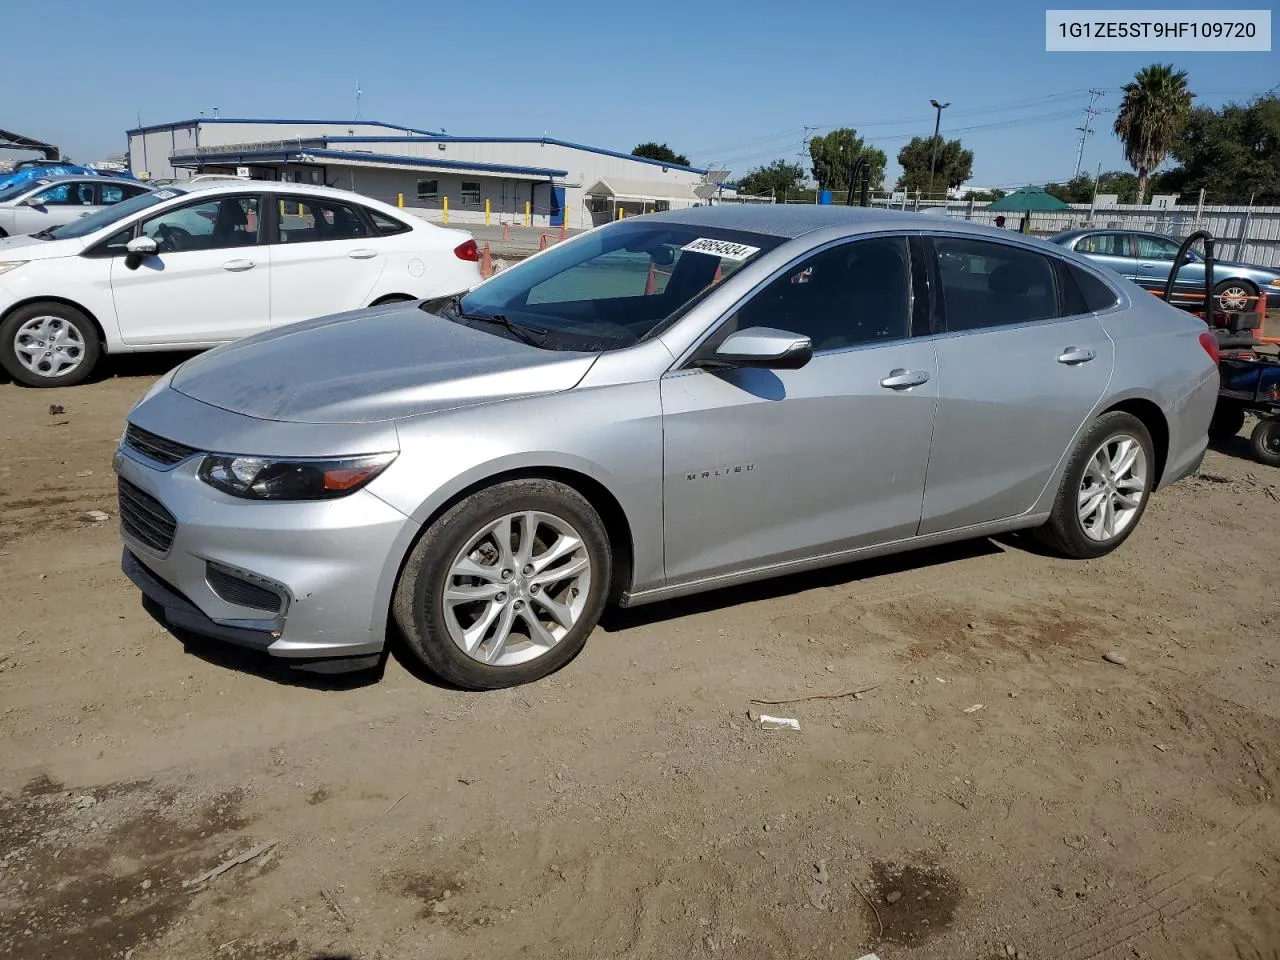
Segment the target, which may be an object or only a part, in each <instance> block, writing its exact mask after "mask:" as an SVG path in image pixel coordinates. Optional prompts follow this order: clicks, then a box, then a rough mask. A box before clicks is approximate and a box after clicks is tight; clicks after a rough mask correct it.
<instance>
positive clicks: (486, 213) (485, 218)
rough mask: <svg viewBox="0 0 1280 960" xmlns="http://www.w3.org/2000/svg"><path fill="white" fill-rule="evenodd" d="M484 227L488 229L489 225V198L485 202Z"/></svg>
mask: <svg viewBox="0 0 1280 960" xmlns="http://www.w3.org/2000/svg"><path fill="white" fill-rule="evenodd" d="M484 225H485V226H486V227H487V226H488V225H489V200H488V198H487V197H486V198H485V201H484Z"/></svg>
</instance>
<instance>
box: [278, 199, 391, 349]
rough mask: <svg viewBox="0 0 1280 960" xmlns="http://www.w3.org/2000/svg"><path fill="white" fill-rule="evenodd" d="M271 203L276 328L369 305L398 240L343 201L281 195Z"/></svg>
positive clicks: (353, 206)
mask: <svg viewBox="0 0 1280 960" xmlns="http://www.w3.org/2000/svg"><path fill="white" fill-rule="evenodd" d="M271 201H272V209H271V211H269V212H270V214H271V218H270V220H269V222H268V227H267V229H268V231H269V235H270V243H271V325H272V326H273V327H279V326H283V325H284V324H288V323H297V322H298V321H299V320H309V319H311V318H312V317H321V316H325V315H326V314H331V313H341V312H342V311H344V310H354V309H356V308H358V307H364V306H367V305H368V298H369V296H370V295H371V293H372V291H373V288H374V285H375V284H376V283H377V281H378V277H379V276H380V275H381V273H382V271H383V269H384V267H385V266H386V260H387V255H386V251H387V249H388V246H389V244H390V243H391V242H393V241H391V240H390V239H389V238H388V237H385V236H382V235H380V234H378V233H376V232H375V231H374V230H372V229H371V228H370V226H369V224H368V222H367V221H366V220H365V218H364V216H363V215H362V213H361V211H360V210H359V209H358V208H357V207H356V206H355V205H353V204H349V203H344V202H342V201H341V200H335V199H331V198H328V197H318V196H305V195H302V196H291V195H289V194H277V195H273V196H272V197H271Z"/></svg>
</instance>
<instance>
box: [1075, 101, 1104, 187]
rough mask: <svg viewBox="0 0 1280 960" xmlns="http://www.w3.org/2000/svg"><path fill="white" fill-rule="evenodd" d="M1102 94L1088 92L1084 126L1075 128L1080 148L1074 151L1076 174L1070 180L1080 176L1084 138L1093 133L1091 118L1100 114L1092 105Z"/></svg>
mask: <svg viewBox="0 0 1280 960" xmlns="http://www.w3.org/2000/svg"><path fill="white" fill-rule="evenodd" d="M1104 92H1105V91H1103V90H1090V91H1089V106H1087V107H1085V108H1084V126H1083V127H1076V129H1077V130H1079V131H1080V146H1079V147H1078V148H1077V149H1076V172H1075V173H1073V174H1072V175H1071V179H1072V180H1074V179H1075V178H1076V177H1078V176H1080V164H1081V163H1082V162H1084V140H1085V137H1087V136H1089V134H1091V133H1093V130H1092V129H1091V128H1092V126H1093V118H1094V117H1096V116H1098V114H1100V113H1101V112H1102V111H1101V110H1095V109H1093V105H1094V103H1095V102H1096V101H1097V99H1098V98H1099V97H1100V96H1102V94H1103V93H1104Z"/></svg>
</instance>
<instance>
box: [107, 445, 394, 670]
mask: <svg viewBox="0 0 1280 960" xmlns="http://www.w3.org/2000/svg"><path fill="white" fill-rule="evenodd" d="M200 459H201V458H200V456H198V455H197V456H194V457H191V458H190V459H187V460H185V461H183V462H181V463H179V464H178V465H176V466H174V467H171V468H167V467H164V466H161V465H158V464H154V463H152V462H150V461H148V460H146V459H145V458H143V457H142V456H141V455H139V454H136V453H135V452H134V451H133V450H131V449H130V448H128V447H125V446H122V447H121V448H120V450H119V451H117V453H116V457H115V469H116V473H117V474H118V475H119V476H120V478H121V480H123V481H127V482H128V483H130V484H132V485H133V486H134V487H135V488H137V489H138V490H140V491H142V492H143V493H145V494H147V495H148V496H150V497H152V498H154V499H155V500H156V501H159V504H160V505H162V506H163V508H164V509H165V510H167V511H168V512H169V513H170V514H172V516H173V519H174V520H175V521H176V526H175V528H174V531H173V536H172V541H171V542H170V543H169V545H168V547H167V548H157V547H156V546H155V545H154V544H148V543H147V542H144V541H143V540H142V539H139V537H138V536H136V535H135V533H136V531H135V533H131V532H130V530H129V529H128V525H127V524H125V523H122V525H121V527H122V529H121V536H122V538H123V539H124V544H125V548H126V549H125V553H124V558H123V561H122V566H123V569H124V572H125V574H126V575H127V576H128V577H129V579H130V580H132V581H133V583H134V584H135V585H136V586H137V587H138V588H139V589H140V590H141V591H142V593H143V594H144V596H146V597H147V598H148V599H150V600H151V601H152V602H154V603H155V604H157V605H159V606H160V607H163V608H164V611H165V617H166V619H167V620H168V621H169V622H170V623H171V624H173V625H174V626H176V627H180V628H183V629H186V630H189V631H191V632H192V633H196V634H200V635H202V636H206V637H211V638H213V639H216V640H222V641H225V642H228V643H234V644H237V645H239V646H243V647H249V648H251V649H255V650H259V651H262V652H264V653H267V654H270V655H271V656H274V657H284V658H290V659H293V660H298V659H310V660H317V659H329V658H335V657H369V656H375V655H377V654H379V653H380V652H381V651H382V650H383V648H384V646H385V643H386V624H387V613H388V610H389V607H390V598H391V590H392V588H393V586H394V582H395V575H396V572H397V570H398V567H399V562H400V558H401V557H403V556H404V553H405V551H406V550H407V549H408V545H409V543H410V542H411V541H412V539H413V536H414V534H415V533H416V530H417V525H416V524H415V523H414V522H413V521H412V520H410V519H409V518H408V517H406V516H404V514H402V513H400V512H399V511H398V510H395V509H394V508H392V507H390V506H388V505H387V504H386V503H384V502H383V501H382V500H380V499H378V498H377V497H375V496H374V495H373V494H371V493H369V492H368V491H365V490H358V491H356V492H355V493H353V494H351V495H350V496H348V497H342V498H340V499H337V500H326V501H314V502H305V503H270V502H254V501H246V500H240V499H237V498H235V497H231V496H228V495H226V494H223V493H221V492H220V491H218V490H215V489H213V488H212V487H210V486H209V485H208V484H206V483H204V482H202V481H201V480H200V479H199V477H198V476H197V475H196V470H197V468H198V466H199V463H200ZM124 512H125V509H124V507H123V505H122V513H124ZM211 563H212V564H213V566H212V567H211V566H210V564H211ZM218 571H221V572H223V573H224V574H225V573H226V572H227V571H231V572H233V573H235V574H238V575H241V576H243V577H244V578H245V580H246V582H251V583H253V584H258V585H267V586H268V587H269V588H270V590H271V591H272V592H274V593H275V594H276V595H277V596H278V598H279V603H278V609H275V610H271V609H263V608H262V606H260V605H259V606H246V605H244V604H243V603H238V602H235V601H236V600H240V599H243V598H242V597H241V596H239V595H237V594H235V593H232V592H229V591H228V590H227V589H226V588H225V586H223V587H222V589H221V590H217V589H215V586H214V584H217V583H218V582H219V581H218V580H217V573H218ZM211 579H212V580H213V583H212V584H211ZM224 582H225V581H224ZM249 599H252V596H250V597H249Z"/></svg>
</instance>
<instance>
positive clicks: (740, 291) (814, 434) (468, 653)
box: [115, 206, 1218, 689]
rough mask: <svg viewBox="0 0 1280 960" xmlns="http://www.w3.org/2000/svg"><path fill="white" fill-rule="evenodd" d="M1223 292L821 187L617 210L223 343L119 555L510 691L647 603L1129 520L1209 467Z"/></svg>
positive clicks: (127, 503)
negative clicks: (455, 288) (940, 548)
mask: <svg viewBox="0 0 1280 960" xmlns="http://www.w3.org/2000/svg"><path fill="white" fill-rule="evenodd" d="M1215 359H1216V346H1215V343H1214V340H1213V337H1212V335H1211V334H1209V332H1208V331H1207V330H1206V328H1205V326H1204V324H1203V323H1201V322H1200V321H1199V320H1197V319H1196V318H1195V317H1193V316H1191V315H1189V314H1187V313H1184V312H1181V311H1179V310H1176V309H1174V308H1172V307H1169V306H1167V305H1165V304H1164V303H1162V302H1160V301H1159V300H1157V299H1156V298H1154V297H1151V296H1149V295H1147V294H1145V293H1143V292H1142V291H1141V290H1139V289H1138V288H1137V287H1135V286H1132V285H1130V284H1129V283H1127V282H1126V281H1124V280H1122V279H1120V278H1119V277H1117V276H1116V275H1114V274H1112V273H1111V272H1109V271H1105V270H1103V269H1102V268H1100V267H1097V266H1096V265H1094V264H1092V263H1091V262H1090V261H1089V260H1087V259H1086V258H1084V257H1081V256H1079V255H1077V254H1074V253H1072V252H1070V251H1066V250H1063V249H1062V248H1061V247H1057V246H1054V245H1051V244H1048V243H1043V242H1040V241H1038V240H1035V239H1032V238H1028V237H1023V236H1020V235H1016V234H1011V233H1009V232H1008V231H1001V230H995V229H988V228H984V227H980V226H975V225H972V224H967V223H961V222H954V221H946V222H937V223H934V222H930V223H928V224H925V223H924V222H923V220H922V219H921V218H919V217H915V216H912V215H910V214H897V213H889V212H870V211H864V210H850V209H840V208H834V209H833V208H830V207H805V208H795V207H787V208H782V207H778V208H770V207H742V208H734V207H723V206H721V207H711V208H698V209H690V210H683V211H672V212H667V213H661V214H656V215H652V216H645V217H637V218H634V219H629V220H624V221H619V222H616V223H612V224H609V225H607V226H603V227H600V228H598V229H595V230H592V231H589V232H587V233H584V234H582V235H580V236H578V237H575V238H573V239H571V240H568V241H566V242H564V243H561V244H558V245H556V246H554V247H552V248H550V249H548V250H547V251H545V252H543V253H540V254H537V255H536V256H534V257H532V258H530V259H528V260H527V261H525V262H524V263H522V264H520V265H518V266H516V267H514V268H512V269H510V270H507V271H504V272H503V273H500V274H498V275H496V276H495V277H493V278H491V279H489V280H487V281H485V282H482V283H480V284H479V285H477V286H476V287H474V288H473V289H472V290H471V291H470V292H468V293H467V294H465V295H464V296H455V297H449V298H443V297H442V298H437V299H434V300H427V301H421V302H415V303H412V304H396V305H392V306H385V307H381V308H375V309H365V310H359V311H355V312H350V313H343V314H337V315H334V316H329V317H324V318H320V319H316V320H312V321H309V322H305V323H299V324H294V325H292V326H290V327H287V328H285V329H282V330H276V331H270V332H268V333H265V334H260V335H258V336H254V337H250V338H248V339H245V340H242V341H240V342H238V343H234V344H231V345H228V346H225V347H221V348H218V349H216V350H213V351H211V352H209V353H206V354H203V355H201V356H198V357H196V358H194V359H192V360H189V361H187V362H186V363H184V364H183V365H181V366H180V367H178V368H177V369H176V370H175V371H174V372H172V373H171V374H169V375H167V376H165V377H163V378H162V379H161V380H159V381H158V382H157V383H156V384H155V385H154V386H153V387H152V389H151V390H150V391H149V392H148V393H147V394H146V395H145V396H144V397H143V398H142V399H141V401H140V402H139V403H138V405H137V406H136V407H135V408H134V409H133V410H132V412H131V413H130V414H129V417H128V425H127V428H126V430H125V432H124V435H123V437H122V439H121V443H120V447H119V450H118V452H117V454H116V458H115V466H116V470H117V473H118V474H119V497H120V504H119V506H120V520H121V526H122V530H123V537H124V543H125V550H124V555H123V565H124V569H125V571H126V573H127V575H128V576H129V577H130V578H131V579H132V580H133V582H134V583H135V584H136V585H137V586H138V587H139V588H140V589H141V591H142V593H143V594H144V596H145V597H146V598H147V599H148V600H149V601H150V604H151V607H152V609H153V610H162V611H163V614H164V616H165V617H166V618H167V620H168V621H169V622H170V624H172V625H174V626H176V627H179V628H185V629H186V630H189V631H194V632H195V633H198V634H204V635H206V636H208V637H212V638H216V639H218V640H222V641H226V642H228V643H232V644H240V645H243V646H246V647H250V648H254V649H256V650H259V651H263V652H265V653H267V654H269V655H271V656H274V657H277V658H281V659H282V660H285V661H287V662H289V663H291V664H293V665H295V666H300V667H304V668H311V669H318V670H325V671H333V670H339V669H345V668H350V669H357V668H362V667H367V666H372V665H374V664H376V663H377V661H378V658H379V656H380V655H381V653H382V652H383V650H384V648H385V646H386V644H387V643H388V632H389V631H394V633H396V634H399V635H402V636H403V638H404V641H405V643H406V644H407V647H408V649H409V650H411V651H412V652H413V654H414V655H416V656H417V657H419V658H420V659H421V660H422V662H423V663H424V664H425V665H426V666H427V667H429V668H430V669H431V670H433V671H434V672H435V673H436V674H438V675H439V676H441V677H443V678H445V679H446V680H448V681H450V682H452V683H455V684H458V685H460V686H463V687H467V688H473V689H490V688H497V687H504V686H509V685H513V684H519V683H525V682H528V681H532V680H536V679H538V678H540V677H543V676H545V675H546V674H548V673H550V672H552V671H554V670H556V669H558V668H559V667H561V666H563V665H564V664H566V663H567V662H568V661H570V660H571V659H572V658H573V657H574V656H575V655H576V654H577V653H578V651H579V650H581V649H582V647H583V645H584V643H585V642H586V640H587V637H588V635H589V634H590V633H591V631H592V629H593V628H594V627H595V625H596V622H597V619H598V618H599V616H600V614H601V611H602V609H603V608H604V607H605V605H606V604H607V603H611V602H612V603H617V604H621V605H623V606H629V605H634V604H642V603H649V602H652V601H656V600H663V599H666V598H668V597H675V596H678V595H681V594H688V593H694V592H697V591H703V590H710V589H714V588H717V587H723V586H728V585H730V584H737V583H743V582H745V581H750V580H757V579H761V578H764V577H771V576H777V575H780V574H786V573H796V572H799V571H805V570H812V569H814V568H817V567H822V566H827V565H830V564H838V563H844V562H847V561H850V560H854V559H857V558H862V557H869V556H873V555H876V554H886V553H893V552H898V551H903V550H910V549H913V548H916V547H923V546H928V545H932V544H938V543H943V542H945V541H951V540H959V539H963V538H969V537H982V536H990V535H993V534H998V533H1002V532H1005V531H1011V530H1018V529H1030V530H1034V531H1035V532H1036V533H1037V534H1038V535H1039V537H1040V538H1041V539H1043V540H1044V541H1045V542H1046V543H1047V544H1049V545H1051V546H1052V547H1053V548H1054V549H1056V550H1057V551H1058V552H1060V553H1061V554H1063V555H1065V556H1067V557H1076V558H1092V557H1100V556H1102V555H1104V554H1107V553H1109V552H1110V551H1112V550H1114V549H1115V548H1116V547H1118V546H1119V545H1120V544H1121V543H1123V542H1124V540H1125V539H1126V538H1127V537H1128V536H1130V535H1131V534H1132V533H1133V531H1134V528H1135V527H1136V526H1137V525H1138V523H1139V521H1140V519H1141V518H1142V515H1143V511H1144V510H1145V509H1146V507H1147V504H1148V502H1149V499H1150V497H1151V495H1152V493H1153V492H1154V491H1156V490H1159V489H1160V488H1161V487H1164V486H1167V485H1169V484H1171V483H1173V482H1175V481H1177V480H1178V479H1180V478H1182V477H1185V476H1187V475H1188V474H1189V473H1191V472H1192V471H1194V470H1195V469H1196V467H1197V465H1198V464H1199V463H1200V460H1201V457H1202V456H1203V453H1204V450H1205V445H1206V430H1207V427H1208V424H1209V420H1210V417H1211V415H1212V413H1213V408H1214V403H1215V398H1216V392H1217V383H1218V375H1217V371H1216V367H1215Z"/></svg>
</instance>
